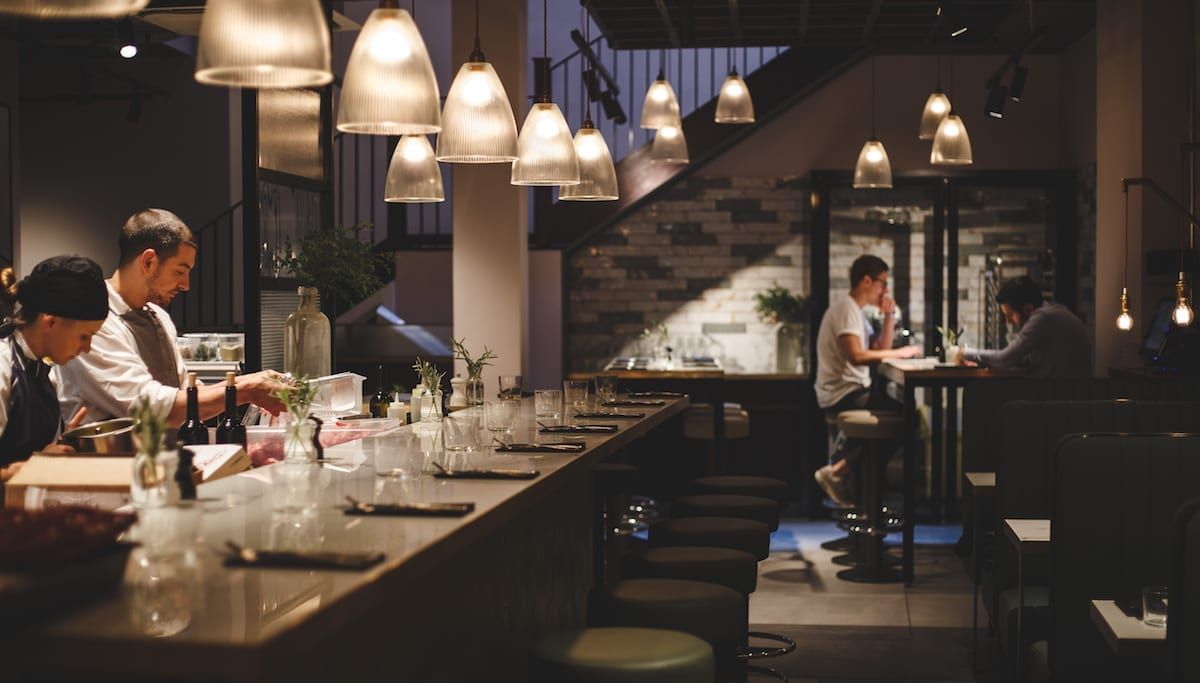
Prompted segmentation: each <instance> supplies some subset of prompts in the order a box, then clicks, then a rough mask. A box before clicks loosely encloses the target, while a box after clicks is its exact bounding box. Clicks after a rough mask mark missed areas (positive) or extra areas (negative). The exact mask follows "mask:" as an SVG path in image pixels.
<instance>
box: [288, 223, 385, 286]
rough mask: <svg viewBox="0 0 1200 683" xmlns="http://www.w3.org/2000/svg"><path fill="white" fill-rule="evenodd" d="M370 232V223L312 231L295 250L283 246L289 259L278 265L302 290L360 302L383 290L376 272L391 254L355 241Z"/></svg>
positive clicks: (361, 241) (301, 240) (290, 245)
mask: <svg viewBox="0 0 1200 683" xmlns="http://www.w3.org/2000/svg"><path fill="white" fill-rule="evenodd" d="M371 229H372V225H371V223H359V224H358V225H355V226H354V227H343V226H338V227H334V228H332V229H330V230H313V231H312V232H309V233H308V234H306V235H304V237H302V238H301V239H300V244H299V249H293V247H292V244H291V242H290V241H289V242H287V243H286V251H287V253H288V254H291V256H288V257H285V258H284V259H283V263H282V265H283V266H284V267H285V268H287V269H288V270H290V271H291V272H292V274H293V275H294V276H295V277H296V279H297V280H299V281H300V285H301V286H303V287H316V288H317V289H318V290H320V291H321V292H322V293H324V294H326V295H331V296H333V297H334V298H335V299H336V300H338V301H340V302H342V303H345V304H354V303H357V302H359V301H362V300H363V299H364V298H366V297H367V296H370V295H371V294H372V293H374V292H375V291H376V290H378V289H379V288H380V287H382V286H383V281H382V280H380V279H379V276H378V275H376V269H377V268H379V267H382V266H385V265H387V264H388V262H389V261H390V260H391V258H392V254H391V252H378V253H376V252H373V251H371V245H370V243H369V242H367V241H364V240H362V239H360V238H359V234H360V233H362V232H363V231H367V230H371Z"/></svg>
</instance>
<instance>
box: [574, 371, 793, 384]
mask: <svg viewBox="0 0 1200 683" xmlns="http://www.w3.org/2000/svg"><path fill="white" fill-rule="evenodd" d="M596 375H613V376H615V377H619V378H621V379H639V380H640V379H669V380H713V379H721V380H731V381H734V380H743V381H760V380H761V381H771V382H778V381H807V380H810V379H812V377H811V375H808V374H807V373H799V372H743V371H739V370H733V371H730V370H699V371H698V370H610V371H604V370H600V371H596V372H572V373H570V375H568V377H567V378H568V379H573V380H590V379H592V378H593V377H595V376H596Z"/></svg>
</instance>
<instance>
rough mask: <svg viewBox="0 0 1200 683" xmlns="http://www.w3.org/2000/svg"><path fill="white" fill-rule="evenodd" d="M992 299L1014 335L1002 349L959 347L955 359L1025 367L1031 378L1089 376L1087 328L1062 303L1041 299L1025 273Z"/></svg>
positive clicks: (1035, 284)
mask: <svg viewBox="0 0 1200 683" xmlns="http://www.w3.org/2000/svg"><path fill="white" fill-rule="evenodd" d="M996 303H998V304H1000V312H1001V313H1003V314H1004V319H1005V320H1006V321H1008V324H1009V325H1012V326H1013V327H1014V328H1018V329H1017V335H1016V338H1014V339H1013V340H1012V341H1010V342H1009V344H1008V346H1006V347H1005V348H1003V349H998V350H988V351H982V350H968V351H962V352H960V353H959V357H958V359H957V362H958V363H960V364H978V365H983V366H985V367H990V368H1005V369H1018V370H1024V371H1025V372H1027V373H1029V376H1030V377H1054V378H1059V377H1088V376H1089V375H1091V373H1092V347H1091V342H1089V341H1088V333H1087V328H1086V327H1084V325H1083V322H1082V321H1080V320H1079V318H1077V317H1076V316H1075V314H1074V313H1072V312H1071V311H1070V310H1069V309H1067V307H1066V306H1063V305H1061V304H1056V303H1053V302H1048V301H1045V300H1044V299H1043V298H1042V289H1041V288H1040V287H1038V285H1037V283H1036V282H1034V281H1033V280H1032V279H1030V278H1028V277H1025V276H1021V277H1017V278H1013V279H1012V280H1009V281H1008V282H1005V283H1004V285H1003V286H1002V287H1000V291H999V292H998V293H997V294H996Z"/></svg>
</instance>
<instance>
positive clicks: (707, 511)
mask: <svg viewBox="0 0 1200 683" xmlns="http://www.w3.org/2000/svg"><path fill="white" fill-rule="evenodd" d="M671 516H672V517H734V518H737V519H752V520H754V521H756V522H762V523H763V524H766V525H767V528H768V529H769V530H771V531H778V530H779V503H777V502H775V501H774V500H772V499H771V498H763V497H761V496H740V495H735V494H728V493H706V494H698V495H694V496H682V497H680V498H676V499H675V502H674V503H672V504H671Z"/></svg>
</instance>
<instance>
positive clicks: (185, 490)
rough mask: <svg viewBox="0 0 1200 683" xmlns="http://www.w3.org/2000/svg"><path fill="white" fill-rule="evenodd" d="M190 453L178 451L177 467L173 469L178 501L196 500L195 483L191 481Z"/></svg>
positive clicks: (185, 450) (183, 449)
mask: <svg viewBox="0 0 1200 683" xmlns="http://www.w3.org/2000/svg"><path fill="white" fill-rule="evenodd" d="M192 457H193V456H192V452H191V451H189V450H188V449H186V448H180V449H179V465H178V466H177V467H176V469H175V483H176V484H178V485H179V499H180V500H196V482H195V480H194V479H192Z"/></svg>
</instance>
